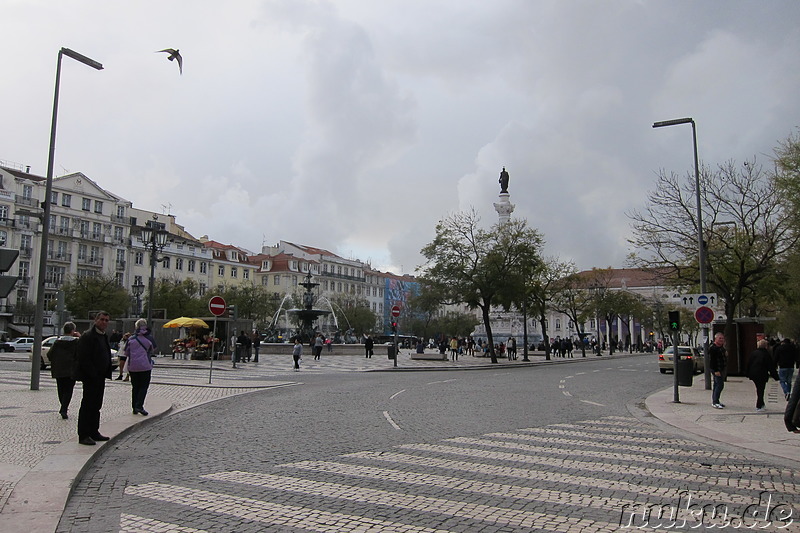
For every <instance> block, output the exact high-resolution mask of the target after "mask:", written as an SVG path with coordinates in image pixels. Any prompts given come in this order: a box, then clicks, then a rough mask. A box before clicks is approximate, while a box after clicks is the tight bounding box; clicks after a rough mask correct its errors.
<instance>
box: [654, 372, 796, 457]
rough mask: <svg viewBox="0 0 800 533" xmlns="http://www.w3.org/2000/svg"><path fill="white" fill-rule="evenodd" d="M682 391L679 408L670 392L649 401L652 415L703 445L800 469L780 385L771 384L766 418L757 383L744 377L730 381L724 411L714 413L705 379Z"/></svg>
mask: <svg viewBox="0 0 800 533" xmlns="http://www.w3.org/2000/svg"><path fill="white" fill-rule="evenodd" d="M678 389H679V390H678V394H679V399H680V403H674V402H673V389H672V387H670V388H668V389H665V390H662V391H659V392H657V393H655V394H653V395H651V396H650V397H648V398H647V400H646V401H645V405H646V407H647V410H648V411H649V412H650V413H651V414H652V415H653V416H655V417H656V418H658V419H660V420H661V421H662V422H665V423H667V424H669V425H671V426H674V427H675V428H677V429H679V430H681V431H683V432H687V433H691V434H693V435H695V436H696V437H697V438H698V439H699V440H701V441H707V440H712V441H716V442H720V443H724V444H728V445H733V446H737V447H739V448H744V449H745V450H746V451H747V450H749V451H750V453H749V454H748V455H750V456H751V457H754V458H757V457H760V456H762V455H764V454H767V455H772V456H775V457H778V458H781V459H788V460H790V461H791V462H792V466H793V467H794V468H800V434H797V433H790V432H788V431H786V426H784V424H783V411H784V409H785V408H786V400H785V399H784V396H783V391H781V387H780V385H779V384H778V382H777V381H774V380H770V381H769V382H768V383H767V390H766V393H765V394H764V400H765V401H766V406H765V407H766V411H765V412H763V413H757V412H756V388H755V386H754V385H753V382H752V381H750V380H749V379H747V378H746V377H743V376H731V377H729V378H728V380H727V381H726V382H725V388H724V390H723V391H722V396H721V400H722V402H723V403H724V404H725V409H714V408H713V407H711V391H710V390H705V379H704V376H703V375H699V376H695V377H694V382H693V384H692V386H691V387H678ZM739 451H741V450H739ZM783 462H784V463H786V461H783Z"/></svg>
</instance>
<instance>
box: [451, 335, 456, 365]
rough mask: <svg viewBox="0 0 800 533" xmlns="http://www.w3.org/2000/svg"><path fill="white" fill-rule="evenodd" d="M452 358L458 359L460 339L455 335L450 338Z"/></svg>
mask: <svg viewBox="0 0 800 533" xmlns="http://www.w3.org/2000/svg"><path fill="white" fill-rule="evenodd" d="M450 360H451V361H457V360H458V339H457V338H455V337H453V338H452V339H450Z"/></svg>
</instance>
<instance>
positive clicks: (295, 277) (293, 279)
mask: <svg viewBox="0 0 800 533" xmlns="http://www.w3.org/2000/svg"><path fill="white" fill-rule="evenodd" d="M292 285H294V286H295V287H296V286H297V276H292Z"/></svg>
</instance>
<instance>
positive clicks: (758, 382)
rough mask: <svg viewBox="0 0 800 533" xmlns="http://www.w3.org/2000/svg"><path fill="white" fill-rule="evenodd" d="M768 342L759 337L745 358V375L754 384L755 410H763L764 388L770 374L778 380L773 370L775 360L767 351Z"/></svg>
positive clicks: (776, 373) (776, 372)
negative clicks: (746, 358)
mask: <svg viewBox="0 0 800 533" xmlns="http://www.w3.org/2000/svg"><path fill="white" fill-rule="evenodd" d="M767 346H769V343H768V342H767V341H766V340H764V339H761V340H760V341H758V343H757V344H756V349H755V350H753V353H751V354H750V357H749V358H748V360H747V377H748V378H750V380H751V381H752V382H753V383H755V386H756V411H759V412H761V411H764V389H765V388H766V387H767V381H768V380H769V378H770V376H772V379H774V380H775V381H777V380H778V371H777V370H775V361H773V360H772V356H771V355H770V354H769V352H768V351H767Z"/></svg>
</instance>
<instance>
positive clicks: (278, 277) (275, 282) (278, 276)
mask: <svg viewBox="0 0 800 533" xmlns="http://www.w3.org/2000/svg"><path fill="white" fill-rule="evenodd" d="M272 284H273V285H280V284H281V276H280V274H275V278H274V281H273V282H272Z"/></svg>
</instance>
